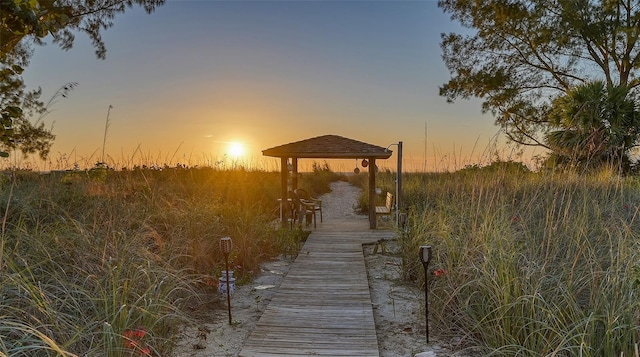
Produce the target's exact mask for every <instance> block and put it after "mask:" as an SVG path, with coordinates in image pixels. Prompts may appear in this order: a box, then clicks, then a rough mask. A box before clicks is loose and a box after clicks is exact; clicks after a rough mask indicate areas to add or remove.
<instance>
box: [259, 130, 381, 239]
mask: <svg viewBox="0 0 640 357" xmlns="http://www.w3.org/2000/svg"><path fill="white" fill-rule="evenodd" d="M262 154H263V155H264V156H271V157H279V158H280V168H281V169H280V183H281V192H282V194H281V197H282V200H281V201H280V204H281V205H284V204H285V203H286V202H287V195H288V188H287V175H288V171H289V165H291V171H292V180H291V186H292V187H291V190H295V189H296V188H297V186H298V159H364V160H367V161H368V169H369V227H370V228H371V229H376V225H377V222H376V207H375V206H376V200H375V197H376V160H378V159H388V158H390V157H391V154H393V152H392V151H391V150H389V149H388V148H383V147H381V146H376V145H372V144H367V143H364V142H361V141H357V140H353V139H348V138H344V137H342V136H338V135H323V136H318V137H315V138H310V139H306V140H301V141H296V142H293V143H289V144H284V145H280V146H276V147H272V148H270V149H266V150H262ZM289 159H291V164H289ZM280 209H281V210H282V209H283V206H281V207H280ZM285 224H286V223H285V222H284V220H283V226H284V225H285Z"/></svg>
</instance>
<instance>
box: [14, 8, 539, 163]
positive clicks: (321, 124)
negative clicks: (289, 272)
mask: <svg viewBox="0 0 640 357" xmlns="http://www.w3.org/2000/svg"><path fill="white" fill-rule="evenodd" d="M459 30H460V28H459V27H457V25H456V24H454V23H451V22H450V21H449V19H448V16H447V15H446V14H443V13H442V11H441V10H440V9H438V8H437V6H436V2H435V1H418V2H392V1H379V2H378V1H376V2H353V1H331V2H281V1H264V2H254V1H241V2H236V1H195V0H191V1H186V0H170V1H168V2H167V3H166V4H165V5H163V6H161V7H159V8H158V9H157V10H156V11H155V12H154V13H152V14H150V15H148V14H146V13H145V12H144V11H143V10H141V9H137V8H136V9H132V10H129V11H127V12H126V13H125V14H123V15H120V16H119V17H117V18H116V20H115V24H114V27H113V28H111V29H108V30H106V31H104V33H103V39H104V41H105V44H106V47H107V58H106V60H104V61H103V60H98V59H96V58H95V55H94V52H93V48H92V46H91V44H90V43H89V41H88V40H87V38H86V36H85V35H83V34H78V35H77V36H76V42H75V45H74V47H73V49H71V50H70V51H63V50H61V49H60V48H58V47H57V46H55V45H52V44H49V45H47V46H44V47H37V48H36V49H35V54H34V58H33V60H32V63H31V65H30V66H29V67H28V68H27V70H26V72H25V75H24V77H25V80H26V83H27V85H28V86H29V87H30V88H37V87H38V86H41V87H42V89H43V99H44V100H45V101H46V100H47V99H48V98H49V97H50V96H51V95H53V93H54V92H55V90H56V89H57V88H59V87H60V86H62V85H64V84H65V83H67V82H71V81H74V82H78V83H79V85H78V87H77V88H76V89H75V90H74V91H73V92H71V94H70V95H69V97H68V98H63V99H62V100H60V101H58V102H57V103H56V104H55V105H54V107H53V108H52V109H53V110H52V112H51V113H50V114H49V115H48V116H47V117H46V118H45V122H46V123H47V124H48V125H52V126H53V128H54V130H53V131H54V134H56V136H57V138H56V141H55V144H54V147H53V149H52V152H51V157H50V160H49V162H48V163H45V164H42V165H43V167H40V169H45V170H47V169H69V168H72V167H73V166H74V164H77V165H79V166H80V167H86V166H89V167H90V166H92V165H93V164H95V162H98V161H100V158H101V153H102V150H103V146H102V143H103V139H104V134H105V124H106V119H107V112H108V108H109V106H110V105H112V106H113V108H112V109H111V111H110V112H109V128H108V130H107V140H106V146H105V148H104V149H105V152H106V157H107V158H106V159H105V161H107V163H108V164H109V165H110V166H112V167H115V168H118V167H122V166H132V165H135V164H146V165H150V164H156V165H164V164H169V165H175V164H177V163H181V164H186V165H190V166H193V165H211V164H215V163H217V162H221V161H225V162H226V164H242V165H245V166H248V167H253V168H264V169H267V170H269V169H277V168H278V166H279V162H278V160H276V159H272V158H265V157H263V156H262V154H261V151H262V150H264V149H267V148H270V147H274V146H278V145H282V144H285V143H289V142H294V141H298V140H304V139H307V138H311V137H316V136H321V135H327V134H333V135H340V136H344V137H348V138H351V139H355V140H359V141H363V142H367V143H370V144H374V145H379V146H382V147H387V146H388V145H390V144H394V143H397V142H398V141H402V142H403V145H404V167H405V170H408V171H420V170H423V169H424V168H425V164H426V168H427V169H428V170H430V171H451V170H455V169H459V168H462V167H464V165H466V164H470V163H483V162H488V161H489V160H490V159H491V158H492V157H493V155H494V153H496V152H497V153H499V154H500V155H501V156H502V158H503V159H509V158H513V159H518V157H516V156H514V152H515V151H513V149H512V148H510V147H506V146H505V145H504V140H503V138H501V137H500V136H499V135H497V134H498V133H499V130H498V127H496V126H494V125H493V118H492V117H491V116H490V115H483V114H482V113H481V109H480V102H479V101H478V100H471V101H464V100H461V101H459V102H456V103H455V104H448V103H446V100H445V99H444V98H442V97H440V96H438V87H439V86H440V85H442V84H443V83H444V82H446V81H447V80H448V78H449V73H448V71H447V69H446V68H445V66H444V64H443V63H442V60H441V58H440V55H441V52H440V48H439V41H440V33H443V32H450V31H459ZM234 142H237V143H241V144H242V145H243V147H244V153H243V155H242V156H240V157H231V151H230V146H231V145H230V143H234ZM390 149H391V150H394V152H395V151H396V150H395V147H391V148H390ZM541 153H542V151H539V152H535V151H529V152H527V153H526V156H525V157H530V156H531V155H535V154H541ZM20 160H21V159H20V158H14V159H13V162H16V163H17V162H20ZM395 163H396V154H395V153H394V156H392V157H391V159H389V160H386V161H383V162H381V163H380V164H381V166H383V167H389V168H392V169H395ZM311 164H312V161H310V160H303V161H302V162H301V165H302V168H303V169H304V167H305V166H304V165H308V167H310V166H311ZM332 166H335V169H336V170H337V171H351V170H353V168H354V167H355V162H349V161H348V160H340V161H337V162H332Z"/></svg>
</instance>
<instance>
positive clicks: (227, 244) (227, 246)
mask: <svg viewBox="0 0 640 357" xmlns="http://www.w3.org/2000/svg"><path fill="white" fill-rule="evenodd" d="M231 245H232V242H231V238H230V237H224V238H220V251H221V252H222V254H224V262H225V269H226V271H225V274H227V279H226V280H227V281H226V284H227V310H228V311H229V325H231V324H232V323H231V290H230V289H229V280H230V279H229V253H231Z"/></svg>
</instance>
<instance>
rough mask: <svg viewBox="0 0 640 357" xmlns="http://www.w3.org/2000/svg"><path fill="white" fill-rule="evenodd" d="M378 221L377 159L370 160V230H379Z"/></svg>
mask: <svg viewBox="0 0 640 357" xmlns="http://www.w3.org/2000/svg"><path fill="white" fill-rule="evenodd" d="M377 224H378V222H377V219H376V159H374V158H370V159H369V228H371V229H376V228H377Z"/></svg>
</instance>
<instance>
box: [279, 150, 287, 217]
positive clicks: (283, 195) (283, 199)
mask: <svg viewBox="0 0 640 357" xmlns="http://www.w3.org/2000/svg"><path fill="white" fill-rule="evenodd" d="M287 161H288V158H287V157H281V158H280V217H281V218H282V228H285V227H287V214H289V212H287V196H288V194H289V192H287V175H288V174H289V168H287Z"/></svg>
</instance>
